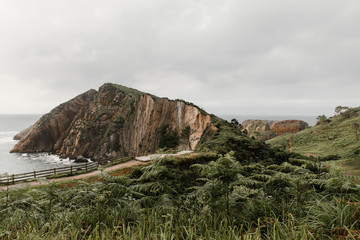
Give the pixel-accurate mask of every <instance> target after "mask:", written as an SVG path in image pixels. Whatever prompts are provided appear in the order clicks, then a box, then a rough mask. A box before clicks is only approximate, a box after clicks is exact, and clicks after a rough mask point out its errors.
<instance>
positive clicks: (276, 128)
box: [270, 120, 309, 136]
mask: <svg viewBox="0 0 360 240" xmlns="http://www.w3.org/2000/svg"><path fill="white" fill-rule="evenodd" d="M308 127H309V124H308V123H306V122H304V121H301V120H284V121H279V122H275V123H274V124H273V125H272V126H271V128H270V130H271V131H273V132H274V133H275V136H279V135H282V134H284V133H297V132H300V131H302V130H304V129H306V128H308Z"/></svg>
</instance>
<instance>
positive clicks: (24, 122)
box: [0, 115, 316, 175]
mask: <svg viewBox="0 0 360 240" xmlns="http://www.w3.org/2000/svg"><path fill="white" fill-rule="evenodd" d="M40 117H41V115H0V175H1V174H6V173H7V174H10V175H11V174H17V173H27V172H32V171H35V170H45V169H52V168H56V167H64V166H68V165H72V164H76V163H74V162H73V161H71V160H69V159H60V158H59V157H58V156H55V155H51V154H49V153H10V150H11V149H12V148H13V147H14V146H15V144H16V143H17V142H18V141H16V140H13V137H14V136H15V135H16V134H17V133H18V132H20V131H21V130H23V129H25V128H27V127H29V126H31V125H32V124H34V123H35V122H36V121H37V120H38V119H39V118H40ZM219 117H221V118H223V119H225V120H227V121H231V119H234V118H235V119H237V120H238V121H239V122H240V123H241V122H242V121H244V120H247V119H260V120H279V121H281V120H289V119H297V120H303V121H305V122H307V123H308V124H309V125H310V126H313V125H315V123H316V117H315V116H286V115H283V116H281V115H273V116H269V115H219Z"/></svg>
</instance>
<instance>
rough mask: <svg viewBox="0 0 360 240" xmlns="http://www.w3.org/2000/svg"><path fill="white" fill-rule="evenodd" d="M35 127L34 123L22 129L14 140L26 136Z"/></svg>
mask: <svg viewBox="0 0 360 240" xmlns="http://www.w3.org/2000/svg"><path fill="white" fill-rule="evenodd" d="M32 128H33V125H31V126H30V127H28V128H25V129H24V130H22V131H20V132H19V133H18V134H16V135H15V136H14V140H21V139H22V138H23V137H25V136H26V135H27V134H28V133H29V132H30V131H31V130H32Z"/></svg>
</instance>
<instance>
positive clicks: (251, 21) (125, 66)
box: [0, 0, 360, 115]
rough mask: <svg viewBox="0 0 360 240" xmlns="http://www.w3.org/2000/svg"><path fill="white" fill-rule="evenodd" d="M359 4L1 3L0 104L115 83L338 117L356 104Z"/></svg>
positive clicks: (208, 102)
mask: <svg viewBox="0 0 360 240" xmlns="http://www.w3.org/2000/svg"><path fill="white" fill-rule="evenodd" d="M359 13H360V3H359V2H358V1H354V0H345V1H333V2H329V1H325V0H319V1H310V0H305V1H287V0H275V1H266V0H254V1H238V0H224V1H215V0H207V1H205V0H197V1H192V0H174V1H167V0H151V1H136V0H134V1H122V0H121V1H118V0H117V1H115V0H109V1H106V2H104V1H100V0H87V1H85V0H77V1H70V0H62V1H60V0H54V1H47V0H36V1H20V0H12V1H10V0H5V1H2V2H1V3H0V32H1V38H0V47H1V48H2V53H3V54H1V55H0V83H1V85H2V88H1V89H0V93H1V95H0V100H1V101H2V102H4V101H5V100H6V99H9V98H12V95H11V94H9V92H13V93H14V94H15V96H16V98H14V97H13V100H12V102H11V103H9V104H7V105H6V106H5V105H1V106H0V113H6V112H20V113H21V112H41V113H42V112H44V111H48V110H50V109H51V108H52V107H54V106H56V105H57V104H59V103H61V102H62V101H65V100H67V99H69V98H71V97H73V96H75V95H77V94H79V93H81V92H83V91H86V90H87V89H89V88H97V87H98V86H100V85H102V84H103V83H104V82H115V83H119V84H123V85H126V86H130V87H135V88H138V89H140V90H143V91H145V92H151V93H153V94H156V95H159V96H167V97H170V98H183V99H186V100H188V101H193V102H194V103H196V104H197V105H200V106H201V107H203V108H204V109H206V110H208V111H209V112H213V113H216V114H230V113H233V114H262V113H267V114H271V113H273V114H315V115H316V114H321V113H327V114H330V113H332V109H333V107H334V106H336V105H352V106H357V105H358V103H357V101H358V95H357V92H356V90H355V89H359V87H360V82H359V81H358V76H359V74H360V72H359V71H360V70H359V69H360V68H359V66H358V63H357V62H358V58H359V56H360V41H359V40H360V33H359V31H357V29H358V26H357V25H358V22H360V14H359ZM37 89H38V90H37ZM24 101H26V104H25V105H22V104H21V103H22V102H24Z"/></svg>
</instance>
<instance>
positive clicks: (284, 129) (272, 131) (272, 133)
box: [241, 120, 309, 141]
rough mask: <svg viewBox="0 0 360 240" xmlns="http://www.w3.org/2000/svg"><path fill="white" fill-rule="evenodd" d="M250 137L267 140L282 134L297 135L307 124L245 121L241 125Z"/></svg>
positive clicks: (302, 122) (293, 121)
mask: <svg viewBox="0 0 360 240" xmlns="http://www.w3.org/2000/svg"><path fill="white" fill-rule="evenodd" d="M241 125H242V127H243V129H244V130H246V132H247V134H248V135H249V136H250V137H255V138H257V139H260V140H264V141H265V140H269V139H272V138H274V137H276V136H279V135H282V134H284V133H297V132H299V131H302V130H304V129H306V128H308V126H309V125H308V124H307V123H306V122H304V121H301V120H283V121H268V120H245V121H243V122H242V123H241Z"/></svg>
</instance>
